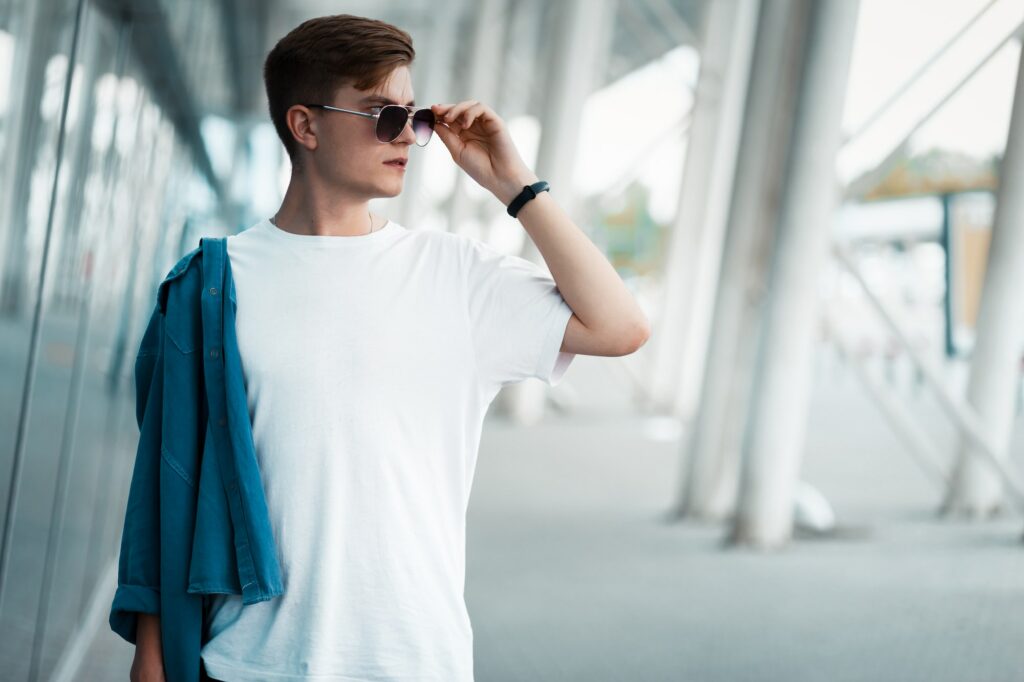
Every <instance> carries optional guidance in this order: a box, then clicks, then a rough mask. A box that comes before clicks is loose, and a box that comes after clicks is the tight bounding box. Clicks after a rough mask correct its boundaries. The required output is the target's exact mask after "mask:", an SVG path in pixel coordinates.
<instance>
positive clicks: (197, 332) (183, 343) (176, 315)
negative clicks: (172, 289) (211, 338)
mask: <svg viewBox="0 0 1024 682" xmlns="http://www.w3.org/2000/svg"><path fill="white" fill-rule="evenodd" d="M175 303H176V302H175ZM165 325H166V334H167V338H168V339H170V341H171V343H172V344H173V345H174V347H175V348H177V349H178V352H180V353H183V354H188V353H193V352H195V351H196V349H198V348H201V347H202V345H203V324H202V318H201V314H200V311H199V304H198V302H197V303H196V304H195V305H192V306H188V305H185V306H183V305H174V304H173V303H172V304H171V305H169V306H168V307H167V318H166V321H165Z"/></svg>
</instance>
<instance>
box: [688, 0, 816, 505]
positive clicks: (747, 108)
mask: <svg viewBox="0 0 1024 682" xmlns="http://www.w3.org/2000/svg"><path fill="white" fill-rule="evenodd" d="M797 1H798V0H771V1H770V2H762V3H760V9H759V12H758V17H757V29H756V38H755V44H754V52H753V58H752V61H751V71H750V77H749V79H748V82H749V87H748V89H747V94H746V98H745V102H744V107H743V127H742V131H741V134H740V142H739V150H738V151H739V155H740V158H741V159H742V163H737V164H736V173H735V179H734V181H733V190H732V197H731V199H730V203H729V208H728V211H729V213H728V217H727V221H726V234H725V243H724V246H723V253H722V265H721V268H720V272H719V277H718V286H717V290H716V291H715V306H714V313H713V316H712V322H711V332H710V335H709V339H708V346H707V348H708V351H707V355H706V357H705V358H704V363H703V364H704V374H703V377H702V380H701V391H700V400H699V401H698V405H699V409H698V411H697V414H696V418H695V419H694V421H693V423H692V425H691V427H690V429H689V431H688V432H687V437H686V445H685V447H686V454H687V460H688V466H689V471H688V475H687V476H686V477H685V479H684V481H683V482H682V490H681V499H680V501H679V503H678V506H677V513H678V515H679V516H689V517H697V518H704V519H709V520H717V519H722V518H725V517H727V516H729V515H730V514H731V513H732V511H733V508H734V505H735V499H736V489H737V480H738V472H739V451H740V445H741V443H740V441H741V437H742V433H743V429H744V427H745V424H746V416H747V400H748V396H749V390H750V383H751V377H752V375H753V364H754V352H755V349H756V345H755V339H756V335H757V330H758V326H759V320H760V318H761V302H762V300H763V297H764V288H765V281H766V279H767V270H768V267H769V257H768V254H769V253H770V248H771V242H772V240H773V239H774V232H775V226H776V222H777V218H778V213H779V196H780V193H781V189H782V176H783V172H784V169H785V159H786V151H787V146H788V139H789V135H790V131H791V128H792V117H793V109H794V108H795V101H794V99H795V98H794V97H793V95H792V93H793V92H794V90H795V88H796V83H797V79H798V74H797V72H796V69H795V68H794V66H793V63H796V64H797V65H799V60H800V53H799V51H798V47H799V43H795V40H796V39H797V38H799V37H800V36H802V33H803V27H802V26H801V25H800V24H799V23H794V22H793V15H794V14H795V12H794V8H795V6H796V4H797Z"/></svg>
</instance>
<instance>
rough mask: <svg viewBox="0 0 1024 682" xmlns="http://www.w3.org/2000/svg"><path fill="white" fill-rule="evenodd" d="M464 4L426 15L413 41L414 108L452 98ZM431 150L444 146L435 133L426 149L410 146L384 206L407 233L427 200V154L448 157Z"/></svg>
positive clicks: (456, 1) (461, 0) (458, 1)
mask: <svg viewBox="0 0 1024 682" xmlns="http://www.w3.org/2000/svg"><path fill="white" fill-rule="evenodd" d="M464 4H465V3H464V0H454V1H453V2H451V3H450V4H446V5H445V11H443V12H430V13H429V15H430V26H429V28H428V29H427V31H426V32H425V34H424V36H423V38H422V39H421V38H420V37H419V36H416V37H415V40H416V50H417V51H416V59H415V60H414V61H413V66H412V73H413V84H414V90H415V94H416V102H417V106H420V105H423V106H429V105H430V104H443V103H446V102H448V101H449V100H451V99H452V98H453V97H454V93H453V92H452V91H451V74H452V69H453V66H454V59H455V46H456V45H457V44H458V43H457V29H458V20H459V17H460V16H461V14H462V11H463V7H464ZM434 146H439V147H443V146H444V143H443V142H441V139H440V138H439V137H438V136H437V133H434V136H433V138H431V140H430V142H428V143H427V146H426V147H416V146H415V145H413V147H414V148H413V149H411V150H410V161H411V162H410V163H409V167H408V170H407V171H406V174H405V183H404V185H403V186H402V193H401V194H400V195H398V196H397V197H394V198H392V199H388V200H386V201H385V202H384V203H385V205H386V206H387V207H388V209H389V210H391V211H394V212H395V213H396V214H397V218H396V220H397V221H398V222H399V223H401V224H402V225H405V226H406V227H408V228H410V229H416V226H417V223H418V222H419V219H420V216H422V215H423V212H424V211H425V210H426V209H427V208H428V203H429V202H428V198H427V197H426V196H425V195H424V189H423V186H424V184H425V180H426V175H425V167H426V159H427V154H428V153H430V152H435V151H440V152H441V153H442V154H443V155H444V156H445V157H447V156H448V152H447V150H444V149H441V150H434V149H431V147H434ZM449 163H450V161H449ZM459 172H461V171H459ZM373 203H377V202H376V201H375V202H373ZM371 208H372V205H371Z"/></svg>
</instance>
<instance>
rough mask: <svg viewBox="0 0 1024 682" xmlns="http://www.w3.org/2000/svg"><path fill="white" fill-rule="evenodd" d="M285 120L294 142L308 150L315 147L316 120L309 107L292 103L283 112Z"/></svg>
mask: <svg viewBox="0 0 1024 682" xmlns="http://www.w3.org/2000/svg"><path fill="white" fill-rule="evenodd" d="M285 121H286V122H287V123H288V130H289V131H291V134H292V137H293V138H294V139H295V141H296V143H298V144H300V145H302V146H303V147H305V148H306V149H308V150H309V151H313V150H314V149H316V146H317V137H316V121H315V120H314V118H313V115H312V114H311V112H310V111H309V109H307V108H306V107H304V106H300V105H298V104H296V105H293V106H292V107H290V108H289V109H288V112H287V113H286V114H285Z"/></svg>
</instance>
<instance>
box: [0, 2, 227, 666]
mask: <svg viewBox="0 0 1024 682" xmlns="http://www.w3.org/2000/svg"><path fill="white" fill-rule="evenodd" d="M148 4H149V5H150V6H149V7H147V8H146V9H145V10H144V11H143V10H142V9H140V8H141V7H142V6H144V5H147V3H136V2H118V1H114V0H100V1H95V2H85V1H84V0H45V1H44V0H20V1H17V2H7V3H4V4H0V152H2V155H0V216H2V220H0V363H2V366H3V368H2V376H3V382H2V384H0V386H2V391H3V395H2V398H0V520H2V524H3V525H2V527H3V532H4V534H3V538H2V552H0V557H2V558H0V580H2V583H0V670H3V673H2V674H0V677H2V678H3V679H4V680H11V681H19V680H35V679H43V678H47V679H48V678H50V677H51V675H52V674H53V672H54V670H55V669H56V668H57V666H58V665H59V663H60V657H61V656H62V655H63V654H64V653H65V651H66V649H67V644H68V642H69V641H71V638H72V637H73V636H74V634H75V633H76V631H77V630H78V629H79V628H80V627H82V626H83V624H84V623H85V621H86V619H87V617H88V615H89V613H90V609H93V611H92V613H93V617H95V613H96V611H95V608H96V604H95V603H93V600H95V599H96V595H97V594H98V593H102V590H99V591H98V590H97V587H98V586H102V585H104V584H106V583H109V584H113V581H114V580H115V576H114V575H112V574H110V572H109V571H110V569H111V567H112V566H113V564H112V563H111V561H112V558H114V557H116V554H117V546H118V543H119V540H120V529H121V522H122V521H123V514H124V506H125V503H126V499H125V494H126V492H127V487H128V480H127V478H128V477H129V476H130V475H131V470H132V463H133V461H134V457H135V447H136V445H137V441H138V427H137V425H136V423H135V413H134V404H135V403H134V400H135V396H134V383H133V382H134V377H133V369H134V353H135V350H136V349H137V347H138V343H139V339H140V334H141V332H142V331H143V329H144V327H145V324H146V322H147V321H148V319H149V314H150V313H151V311H152V308H153V305H154V296H153V294H154V291H155V287H156V285H157V283H158V282H159V281H160V280H161V279H162V278H163V277H164V275H165V274H166V273H167V271H168V270H169V269H170V268H171V266H173V264H174V263H175V262H176V260H177V259H178V258H179V257H180V256H181V255H182V254H184V253H185V252H187V251H188V250H190V249H192V248H193V247H194V246H196V245H198V237H199V234H203V235H207V234H216V233H218V232H219V231H221V230H220V229H219V227H218V220H219V219H218V216H217V215H216V214H214V213H213V208H212V207H214V206H216V205H217V201H216V193H215V189H214V187H213V186H212V184H211V183H210V182H209V177H210V175H209V174H208V173H204V172H203V170H202V169H203V167H204V163H203V158H204V154H205V151H204V150H202V149H197V146H200V147H201V146H202V145H201V138H200V136H199V134H198V132H199V125H198V119H199V117H198V116H197V115H196V114H195V112H194V111H193V110H192V109H191V108H190V107H193V106H195V104H194V103H195V98H194V97H192V96H191V93H192V92H193V87H194V85H195V82H196V79H199V78H202V79H203V82H204V85H206V84H208V85H209V87H208V92H212V93H214V96H216V94H217V93H219V92H221V90H219V89H218V88H221V89H223V88H224V85H225V83H226V78H225V77H224V76H223V75H219V74H223V73H225V70H224V63H223V62H224V60H223V55H222V54H221V51H222V49H223V48H221V47H220V41H218V40H216V39H215V36H214V35H213V34H214V33H215V32H216V31H217V30H219V28H220V27H221V24H220V23H219V19H220V13H219V11H218V10H217V5H216V4H214V3H204V2H201V1H200V0H192V1H187V2H175V3H170V2H165V3H162V4H161V3H156V2H154V3H148ZM197 31H199V32H200V33H202V32H204V31H205V34H204V39H203V40H200V41H196V43H195V46H196V47H195V49H185V44H184V42H183V41H184V40H185V38H186V37H187V36H189V35H192V36H195V35H197V34H196V32H197ZM205 165H207V166H208V163H207V164H205ZM213 184H216V183H213ZM193 242H194V243H193ZM99 601H102V600H97V602H96V603H99ZM99 608H100V609H101V610H102V611H103V615H102V618H103V620H105V619H106V612H107V610H108V609H109V599H108V600H106V601H105V602H103V603H99Z"/></svg>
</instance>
